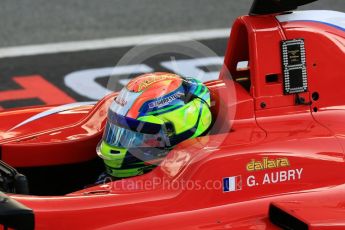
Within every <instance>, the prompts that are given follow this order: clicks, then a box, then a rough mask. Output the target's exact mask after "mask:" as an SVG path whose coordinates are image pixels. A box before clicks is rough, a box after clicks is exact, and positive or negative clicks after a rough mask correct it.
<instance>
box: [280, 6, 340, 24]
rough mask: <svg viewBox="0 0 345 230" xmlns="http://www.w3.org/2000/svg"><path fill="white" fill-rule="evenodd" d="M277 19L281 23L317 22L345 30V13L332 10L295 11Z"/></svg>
mask: <svg viewBox="0 0 345 230" xmlns="http://www.w3.org/2000/svg"><path fill="white" fill-rule="evenodd" d="M276 18H277V19H278V21H279V22H290V21H315V22H321V23H327V24H331V25H334V26H337V27H341V28H343V29H345V13H342V12H337V11H331V10H309V11H295V12H293V13H291V14H284V15H278V16H276Z"/></svg>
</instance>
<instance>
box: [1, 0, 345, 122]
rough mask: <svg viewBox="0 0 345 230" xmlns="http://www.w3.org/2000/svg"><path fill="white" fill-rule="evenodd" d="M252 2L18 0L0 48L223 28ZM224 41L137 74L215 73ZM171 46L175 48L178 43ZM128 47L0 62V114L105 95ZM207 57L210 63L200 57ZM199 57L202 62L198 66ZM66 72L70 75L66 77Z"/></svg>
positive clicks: (337, 4)
mask: <svg viewBox="0 0 345 230" xmlns="http://www.w3.org/2000/svg"><path fill="white" fill-rule="evenodd" d="M251 2H252V1H251V0H241V1H233V0H216V1H210V0H184V1H182V0H174V1H171V0H170V1H167V0H127V1H124V0H123V1H119V0H114V1H110V0H100V1H91V0H90V1H84V0H83V1H82V0H75V1H70V0H60V1H56V2H54V3H52V2H48V1H44V0H34V1H21V2H20V4H18V2H17V1H11V0H3V1H2V7H1V8H0V28H1V29H0V47H7V46H20V45H29V44H42V43H43V44H44V43H54V42H64V41H78V40H80V41H82V40H88V39H97V38H109V37H121V36H128V35H132V36H136V35H143V34H152V33H167V32H170V33H171V32H176V31H190V30H193V31H195V30H205V29H215V28H230V26H231V24H232V22H233V20H234V19H235V18H236V17H237V16H239V15H242V14H246V13H247V12H248V9H249V8H250V5H251ZM301 9H330V10H338V11H345V1H344V0H321V1H319V2H316V3H313V4H311V5H308V6H304V7H302V8H301ZM226 41H227V40H226V39H225V38H219V39H208V40H201V41H199V42H201V43H202V44H204V45H205V46H207V47H209V48H210V49H211V50H212V51H213V52H214V53H213V54H211V55H205V54H199V55H193V56H188V55H183V54H181V53H174V52H173V48H172V49H171V52H165V53H160V54H156V55H153V56H151V57H150V58H148V59H146V60H144V61H143V62H142V63H141V64H142V66H141V67H140V68H143V69H144V70H143V71H142V72H152V71H173V70H172V69H171V68H170V69H169V68H167V65H165V64H164V63H166V62H169V61H171V63H173V64H174V63H175V64H176V63H177V65H179V66H181V68H182V69H183V68H185V69H184V70H183V71H182V72H184V73H186V75H187V74H188V73H192V74H193V73H195V70H196V69H198V70H200V71H202V72H204V73H205V74H206V75H207V74H208V73H209V72H212V71H213V72H214V73H216V72H217V70H218V69H219V68H220V66H221V59H222V56H223V55H224V52H225V49H226ZM173 45H174V44H173ZM175 45H177V46H181V45H183V43H175ZM187 45H188V44H187ZM132 48H133V47H131V46H126V47H118V48H107V49H99V50H91V51H85V50H84V51H83V50H82V51H78V52H67V53H66V52H65V53H57V54H43V55H33V56H25V57H24V56H23V57H20V56H19V57H13V58H2V59H0V110H2V109H9V108H15V107H22V106H34V105H44V104H64V103H73V102H76V101H90V100H92V101H94V100H98V99H99V98H100V97H101V95H102V93H104V94H105V93H106V90H105V89H106V86H107V82H108V80H109V76H110V75H111V74H110V73H108V72H109V69H110V68H113V67H114V66H116V63H117V62H118V61H119V60H120V59H121V58H122V57H123V56H124V55H125V54H126V53H127V52H128V51H130V50H131V49H132ZM216 56H218V59H217V60H215V59H212V58H214V57H216ZM208 57H211V58H210V59H207V58H208ZM205 58H206V59H207V60H204V59H205ZM190 61H192V62H193V61H194V62H193V63H190ZM186 63H188V65H187V67H186V65H185V64H186ZM198 63H199V64H198ZM200 63H201V64H200ZM168 66H169V65H168ZM170 66H173V65H170ZM130 67H131V66H129V65H128V66H127V67H126V68H125V69H121V70H120V71H119V72H118V73H117V79H118V82H119V84H118V85H117V86H116V87H115V88H112V90H119V89H120V88H121V86H122V85H123V84H124V83H123V80H124V79H126V78H128V77H134V76H135V75H138V74H139V73H141V71H137V70H135V69H134V71H133V70H128V68H130ZM194 67H195V68H194ZM181 68H180V69H181ZM85 71H86V72H85ZM107 71H108V72H107ZM121 71H122V72H121ZM193 71H194V72H193ZM71 73H73V74H74V75H73V76H72V77H71ZM87 74H89V75H90V74H91V75H92V76H89V80H85V79H86V75H87ZM78 77H79V79H78ZM90 79H91V80H90ZM121 81H122V82H121ZM88 93H89V95H88ZM91 94H92V95H93V96H92V95H91ZM0 122H1V121H0Z"/></svg>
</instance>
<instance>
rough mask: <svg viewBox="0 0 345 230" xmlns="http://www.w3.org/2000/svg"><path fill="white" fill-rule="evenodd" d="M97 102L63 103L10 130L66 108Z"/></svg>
mask: <svg viewBox="0 0 345 230" xmlns="http://www.w3.org/2000/svg"><path fill="white" fill-rule="evenodd" d="M96 103H97V101H88V102H77V103H71V104H66V105H62V106H58V107H55V108H52V109H48V110H46V111H44V112H42V113H38V114H36V115H34V116H32V117H30V118H28V119H26V120H25V121H23V122H21V123H19V124H18V125H16V126H14V127H13V128H11V129H10V130H8V131H12V130H14V129H17V128H19V127H21V126H23V125H26V124H28V123H30V122H33V121H35V120H38V119H41V118H43V117H47V116H50V115H52V114H56V113H60V112H63V111H66V110H69V109H74V108H78V107H81V106H86V105H95V104H96Z"/></svg>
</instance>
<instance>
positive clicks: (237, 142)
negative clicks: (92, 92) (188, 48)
mask: <svg viewBox="0 0 345 230" xmlns="http://www.w3.org/2000/svg"><path fill="white" fill-rule="evenodd" d="M312 1H313V0H299V1H298V0H285V1H283V0H280V1H276V0H257V1H255V2H254V4H253V7H252V9H251V12H250V15H248V16H242V17H239V18H238V19H237V20H236V21H235V23H234V25H233V27H232V32H231V37H230V39H229V42H228V48H227V51H226V55H225V60H224V67H223V70H222V72H221V73H220V76H219V79H218V80H215V81H211V82H207V83H206V85H207V87H208V89H209V90H210V93H211V101H212V103H211V104H212V107H211V110H212V116H213V117H214V118H215V121H216V122H215V123H214V124H212V129H211V131H210V132H209V133H208V134H207V135H204V136H200V137H197V138H193V139H189V140H187V141H184V142H182V143H181V144H179V145H177V146H176V147H175V148H174V149H173V150H171V151H170V152H169V154H168V155H167V156H166V158H165V159H164V160H163V162H162V163H161V164H160V165H159V166H158V167H157V168H155V169H154V170H152V171H151V172H148V173H146V174H144V175H141V176H136V177H131V178H127V179H122V180H116V181H109V182H107V183H104V184H99V185H94V186H88V187H85V185H88V184H92V183H93V182H94V180H95V177H96V176H97V175H99V173H101V172H102V170H103V165H102V162H101V161H100V160H99V159H98V158H97V154H96V151H95V149H96V146H97V144H98V142H99V141H100V140H101V139H102V133H103V130H104V127H105V123H106V118H107V111H108V107H109V105H110V103H111V102H112V101H113V100H114V98H116V97H117V95H118V94H117V93H114V94H112V95H109V96H107V97H105V98H104V99H102V100H101V101H99V102H97V103H95V102H83V103H76V104H69V105H62V106H58V107H56V106H45V107H35V108H24V109H19V110H18V109H17V110H8V111H4V112H1V113H0V121H1V122H0V157H1V164H0V175H1V177H0V187H1V190H2V191H3V193H1V194H0V202H1V205H0V223H1V224H2V226H3V227H4V229H8V228H10V229H142V228H147V229H227V228H229V229H280V228H283V229H345V212H344V202H345V198H344V194H345V176H344V175H345V162H344V157H345V155H344V154H345V152H344V149H345V122H344V121H343V119H342V116H344V117H345V90H344V85H343V84H345V71H344V69H343V67H344V64H345V62H344V60H345V14H344V13H340V12H334V11H294V12H291V11H292V10H294V9H296V8H297V7H298V6H300V5H302V4H306V3H309V2H312ZM234 95H235V96H234ZM18 172H20V173H18Z"/></svg>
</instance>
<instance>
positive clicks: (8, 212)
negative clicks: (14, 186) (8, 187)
mask: <svg viewBox="0 0 345 230" xmlns="http://www.w3.org/2000/svg"><path fill="white" fill-rule="evenodd" d="M0 225H3V226H4V227H5V229H6V228H13V229H18V230H33V229H34V228H35V216H34V212H33V211H32V209H30V208H28V207H26V206H24V205H23V204H21V203H19V202H18V201H16V200H14V199H12V198H10V197H9V196H7V195H5V194H4V193H2V192H0Z"/></svg>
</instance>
